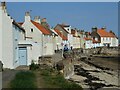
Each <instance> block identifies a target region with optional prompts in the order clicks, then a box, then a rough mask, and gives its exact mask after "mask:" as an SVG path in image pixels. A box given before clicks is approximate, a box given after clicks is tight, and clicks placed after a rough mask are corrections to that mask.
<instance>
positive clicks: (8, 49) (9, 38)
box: [0, 10, 14, 68]
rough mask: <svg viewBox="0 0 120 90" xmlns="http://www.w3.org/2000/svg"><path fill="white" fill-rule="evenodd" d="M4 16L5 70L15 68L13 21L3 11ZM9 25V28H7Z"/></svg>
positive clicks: (3, 54) (3, 59)
mask: <svg viewBox="0 0 120 90" xmlns="http://www.w3.org/2000/svg"><path fill="white" fill-rule="evenodd" d="M0 13H1V14H2V16H1V18H2V19H4V20H2V62H3V64H4V65H3V67H5V68H14V66H13V59H14V57H13V54H14V53H13V48H14V47H13V30H12V21H13V20H12V19H10V17H9V16H7V13H5V12H4V11H3V10H0ZM6 25H7V26H6Z"/></svg>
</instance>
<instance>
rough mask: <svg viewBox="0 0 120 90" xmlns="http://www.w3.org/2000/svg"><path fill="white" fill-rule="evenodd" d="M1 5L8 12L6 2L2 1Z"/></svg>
mask: <svg viewBox="0 0 120 90" xmlns="http://www.w3.org/2000/svg"><path fill="white" fill-rule="evenodd" d="M1 7H2V10H4V11H5V12H6V2H1Z"/></svg>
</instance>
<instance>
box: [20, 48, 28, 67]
mask: <svg viewBox="0 0 120 90" xmlns="http://www.w3.org/2000/svg"><path fill="white" fill-rule="evenodd" d="M19 64H20V65H27V48H19Z"/></svg>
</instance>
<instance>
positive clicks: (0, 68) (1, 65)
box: [0, 61, 3, 72]
mask: <svg viewBox="0 0 120 90" xmlns="http://www.w3.org/2000/svg"><path fill="white" fill-rule="evenodd" d="M2 71H3V63H2V62H1V61H0V72H2Z"/></svg>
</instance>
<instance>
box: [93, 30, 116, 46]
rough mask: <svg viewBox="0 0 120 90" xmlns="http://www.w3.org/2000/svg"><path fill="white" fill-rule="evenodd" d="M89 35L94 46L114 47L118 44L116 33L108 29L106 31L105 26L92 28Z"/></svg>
mask: <svg viewBox="0 0 120 90" xmlns="http://www.w3.org/2000/svg"><path fill="white" fill-rule="evenodd" d="M92 30H93V31H92V33H91V36H92V38H93V43H94V44H93V46H94V47H103V46H107V47H116V46H118V38H117V37H116V35H115V34H114V33H113V32H112V31H110V32H107V31H106V28H101V29H97V28H92Z"/></svg>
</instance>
